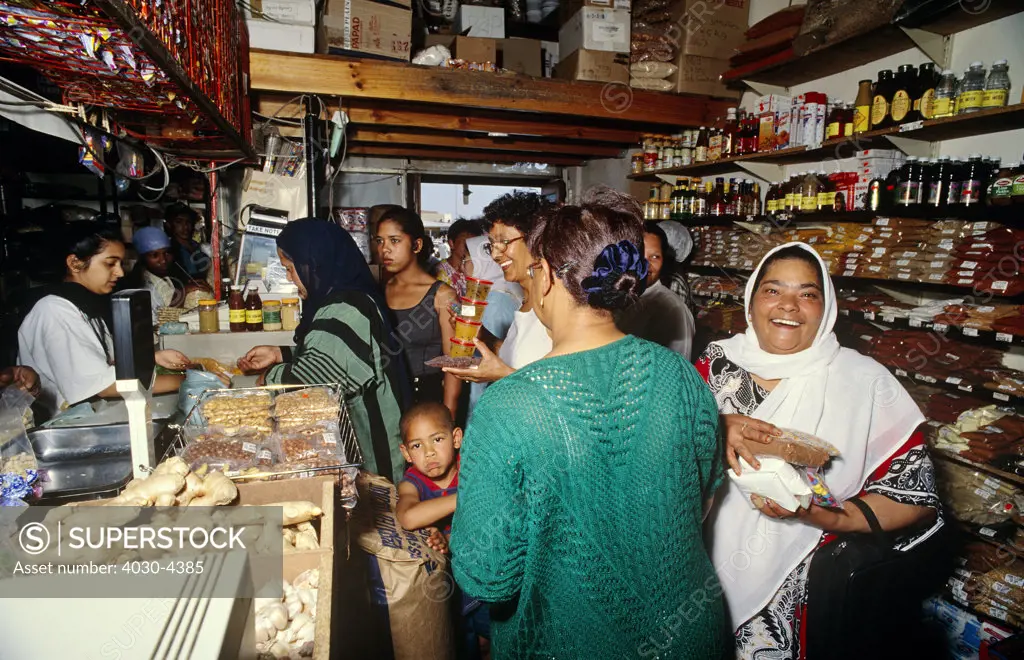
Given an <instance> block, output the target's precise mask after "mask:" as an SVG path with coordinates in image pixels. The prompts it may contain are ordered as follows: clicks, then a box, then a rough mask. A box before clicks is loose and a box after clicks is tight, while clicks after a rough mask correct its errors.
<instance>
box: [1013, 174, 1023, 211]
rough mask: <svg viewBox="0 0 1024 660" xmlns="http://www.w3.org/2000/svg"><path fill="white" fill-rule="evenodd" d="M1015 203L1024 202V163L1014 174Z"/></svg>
mask: <svg viewBox="0 0 1024 660" xmlns="http://www.w3.org/2000/svg"><path fill="white" fill-rule="evenodd" d="M1013 203H1014V205H1017V204H1024V165H1021V168H1020V169H1019V170H1017V172H1016V173H1015V174H1014V175H1013Z"/></svg>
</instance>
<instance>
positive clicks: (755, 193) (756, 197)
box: [748, 179, 764, 216]
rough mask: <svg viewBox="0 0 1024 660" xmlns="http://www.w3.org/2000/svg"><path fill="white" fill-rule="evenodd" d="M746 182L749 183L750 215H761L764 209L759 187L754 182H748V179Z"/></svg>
mask: <svg viewBox="0 0 1024 660" xmlns="http://www.w3.org/2000/svg"><path fill="white" fill-rule="evenodd" d="M748 181H749V182H750V185H751V191H750V195H751V200H750V204H751V206H750V209H749V211H750V215H753V216H759V215H761V213H762V211H763V210H764V207H763V206H762V204H761V186H760V185H759V184H758V183H757V182H755V181H750V180H749V179H748Z"/></svg>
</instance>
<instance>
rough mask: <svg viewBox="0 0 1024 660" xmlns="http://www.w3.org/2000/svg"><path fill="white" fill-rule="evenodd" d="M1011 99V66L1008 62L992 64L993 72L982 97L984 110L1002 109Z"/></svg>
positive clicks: (987, 80) (990, 72)
mask: <svg viewBox="0 0 1024 660" xmlns="http://www.w3.org/2000/svg"><path fill="white" fill-rule="evenodd" d="M1009 97H1010V65H1009V64H1007V62H1006V60H997V61H995V62H993V63H992V70H991V71H989V73H988V79H986V80H985V93H984V95H982V97H981V107H982V108H1001V107H1003V106H1004V105H1006V102H1007V100H1009Z"/></svg>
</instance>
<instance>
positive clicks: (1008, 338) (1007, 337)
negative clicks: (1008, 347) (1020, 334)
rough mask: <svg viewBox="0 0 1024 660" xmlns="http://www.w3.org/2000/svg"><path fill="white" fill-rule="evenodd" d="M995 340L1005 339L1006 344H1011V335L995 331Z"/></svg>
mask: <svg viewBox="0 0 1024 660" xmlns="http://www.w3.org/2000/svg"><path fill="white" fill-rule="evenodd" d="M996 341H1005V342H1006V343H1007V344H1012V343H1013V335H1011V334H1007V333H1005V332H997V333H996Z"/></svg>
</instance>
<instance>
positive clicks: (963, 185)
mask: <svg viewBox="0 0 1024 660" xmlns="http://www.w3.org/2000/svg"><path fill="white" fill-rule="evenodd" d="M986 170H987V168H986V166H985V162H984V161H983V160H982V158H981V154H971V156H970V158H968V159H967V165H966V166H965V167H964V174H963V178H961V179H960V205H961V206H967V207H972V206H977V205H978V204H981V202H982V194H983V193H984V190H985V188H984V185H985V178H986V176H985V172H986Z"/></svg>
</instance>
